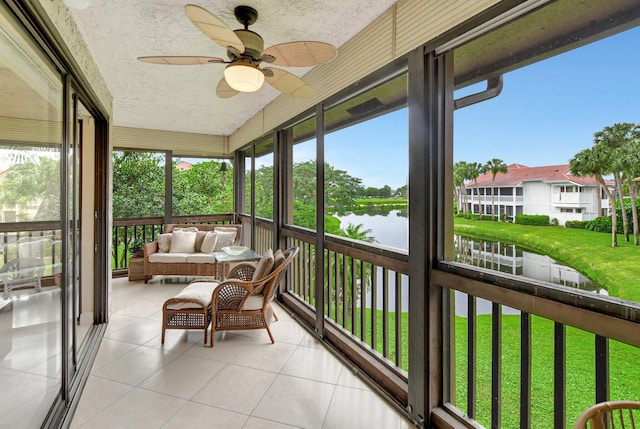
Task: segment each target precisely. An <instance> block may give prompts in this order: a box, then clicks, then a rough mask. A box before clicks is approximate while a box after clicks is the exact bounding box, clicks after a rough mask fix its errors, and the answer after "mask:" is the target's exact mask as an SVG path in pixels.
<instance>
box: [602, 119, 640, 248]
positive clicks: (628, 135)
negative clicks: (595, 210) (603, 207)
mask: <svg viewBox="0 0 640 429" xmlns="http://www.w3.org/2000/svg"><path fill="white" fill-rule="evenodd" d="M637 138H640V125H638V124H633V123H629V122H623V123H617V124H613V125H611V126H607V127H604V128H603V129H602V130H601V131H598V132H596V133H595V134H594V135H593V143H594V144H595V145H605V146H607V147H609V148H611V149H613V150H614V151H616V152H617V153H616V154H615V155H614V156H612V158H611V161H612V165H611V167H612V171H611V173H612V174H613V178H614V179H615V183H616V190H617V191H618V194H619V195H620V201H621V202H622V204H621V205H622V207H623V210H622V222H623V225H624V238H625V240H626V241H629V220H628V218H627V211H626V210H624V194H623V192H622V177H623V176H624V175H625V171H624V168H623V166H622V165H621V161H622V156H621V153H620V152H621V151H622V148H623V147H624V146H625V145H626V144H628V143H629V142H630V141H633V140H634V139H637Z"/></svg>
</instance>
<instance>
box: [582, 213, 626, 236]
mask: <svg viewBox="0 0 640 429" xmlns="http://www.w3.org/2000/svg"><path fill="white" fill-rule="evenodd" d="M616 223H617V225H616V227H617V228H616V230H617V232H619V233H622V229H623V226H622V219H618V221H617V222H616ZM584 229H586V230H588V231H595V232H611V217H610V216H599V217H597V218H595V219H593V220H590V221H589V222H587V224H586V225H585V227H584Z"/></svg>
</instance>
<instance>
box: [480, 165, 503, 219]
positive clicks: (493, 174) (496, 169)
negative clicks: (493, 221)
mask: <svg viewBox="0 0 640 429" xmlns="http://www.w3.org/2000/svg"><path fill="white" fill-rule="evenodd" d="M485 168H486V170H487V171H490V172H491V217H493V215H494V214H495V210H494V207H495V206H494V197H493V184H494V182H495V181H496V176H497V175H498V173H502V174H507V172H508V171H509V169H508V167H507V164H505V163H504V161H503V160H501V159H498V158H493V159H490V160H489V161H487V163H486V164H485ZM498 211H499V210H498ZM499 218H500V213H498V219H499Z"/></svg>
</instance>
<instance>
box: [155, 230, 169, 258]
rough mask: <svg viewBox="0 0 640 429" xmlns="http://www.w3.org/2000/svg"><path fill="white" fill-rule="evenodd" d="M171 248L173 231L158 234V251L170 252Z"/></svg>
mask: <svg viewBox="0 0 640 429" xmlns="http://www.w3.org/2000/svg"><path fill="white" fill-rule="evenodd" d="M169 249H171V233H170V232H169V233H167V234H160V235H158V251H159V252H162V253H169Z"/></svg>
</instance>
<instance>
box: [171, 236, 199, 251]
mask: <svg viewBox="0 0 640 429" xmlns="http://www.w3.org/2000/svg"><path fill="white" fill-rule="evenodd" d="M172 234H173V235H172V237H171V248H170V249H169V253H193V252H195V250H196V233H195V232H185V231H175V232H172Z"/></svg>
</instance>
